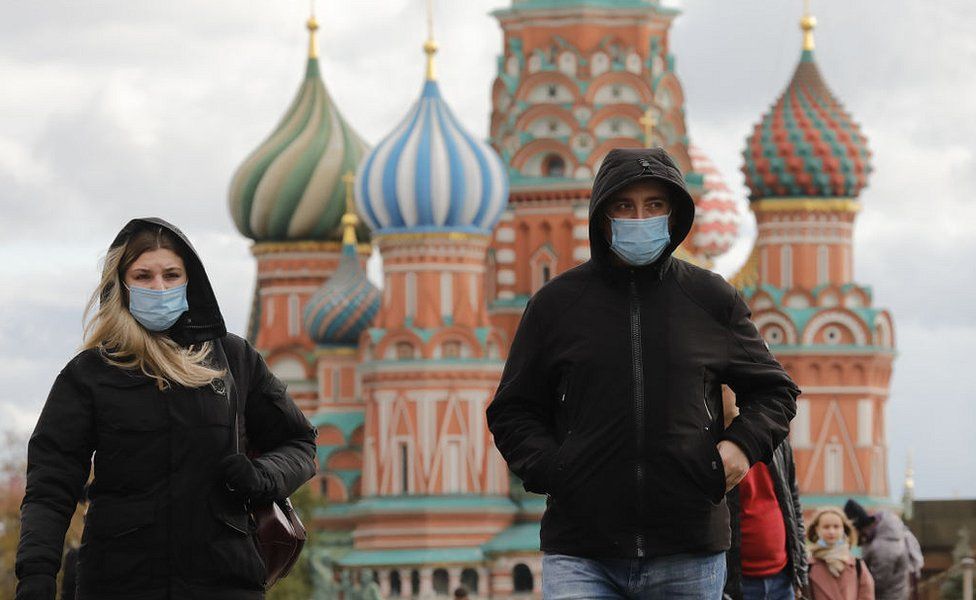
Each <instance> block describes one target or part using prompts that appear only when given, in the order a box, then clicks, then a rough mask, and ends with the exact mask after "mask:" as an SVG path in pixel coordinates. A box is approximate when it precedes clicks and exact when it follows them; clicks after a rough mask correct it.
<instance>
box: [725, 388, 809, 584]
mask: <svg viewBox="0 0 976 600" xmlns="http://www.w3.org/2000/svg"><path fill="white" fill-rule="evenodd" d="M722 400H723V403H722V408H723V411H724V416H725V424H726V426H728V425H729V424H730V423H731V422H732V419H734V418H735V417H736V416H737V415H738V414H739V410H738V408H737V407H736V405H735V399H734V397H733V396H732V394H726V395H725V396H724V397H723V399H722ZM726 501H727V502H728V506H729V516H730V517H731V519H730V521H731V528H732V547H731V548H730V549H729V552H728V554H727V555H726V560H727V565H728V566H727V570H728V577H727V579H726V581H725V597H726V598H729V599H730V600H793V599H794V598H795V597H796V591H797V590H801V589H803V588H804V587H806V585H807V558H806V542H805V532H804V528H803V508H802V507H801V506H800V492H799V489H798V487H797V483H796V466H795V465H794V463H793V450H792V448H790V443H789V441H787V440H783V442H782V443H781V444H780V445H779V446H777V447H776V450H775V451H774V452H773V459H772V460H771V461H770V462H769V464H768V465H767V464H766V463H762V462H757V463H756V464H754V465H753V466H752V468H751V469H749V472H748V473H747V474H746V476H745V478H743V480H742V481H740V482H739V485H737V486H736V487H735V488H733V489H732V490H731V491H730V492H729V493H728V494H727V495H726Z"/></svg>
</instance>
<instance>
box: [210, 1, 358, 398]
mask: <svg viewBox="0 0 976 600" xmlns="http://www.w3.org/2000/svg"><path fill="white" fill-rule="evenodd" d="M308 30H309V48H308V61H307V64H306V68H305V80H304V81H303V82H302V85H301V87H300V88H299V90H298V94H297V95H296V97H295V99H294V100H293V101H292V103H291V106H289V107H288V110H287V111H286V112H285V115H284V117H282V119H281V121H280V122H279V123H278V126H277V127H276V128H275V130H274V131H273V132H272V133H271V135H269V136H268V138H267V139H266V140H265V141H264V142H262V143H261V145H260V146H258V147H257V149H255V150H254V151H253V152H252V153H251V154H250V156H248V157H247V158H246V159H245V160H244V162H243V164H241V166H240V167H238V169H237V172H236V173H235V174H234V177H233V179H232V181H231V184H230V191H229V204H230V212H231V216H232V217H233V219H234V224H235V225H236V226H237V229H238V230H239V231H240V232H241V233H242V234H243V235H244V236H245V237H248V238H250V239H252V240H254V245H253V246H252V247H251V251H252V253H253V254H254V256H255V258H257V263H258V268H257V271H258V273H257V284H256V286H255V292H254V301H253V305H252V308H251V319H250V324H249V327H248V338H249V339H250V340H251V342H252V343H253V344H254V345H255V347H257V348H258V349H259V350H260V351H261V352H262V353H264V354H265V357H266V359H267V361H268V365H269V366H270V367H271V369H272V370H273V371H274V373H275V374H276V375H277V376H278V377H279V378H281V379H282V380H284V381H285V382H287V383H288V385H289V390H290V392H291V394H292V396H293V397H294V398H295V401H296V402H297V403H298V405H299V406H300V407H301V408H302V409H303V410H305V411H306V412H307V413H312V412H314V411H315V410H317V408H318V405H319V403H320V401H321V398H319V395H318V390H317V384H316V381H315V379H316V374H315V369H316V359H315V357H314V355H313V349H314V347H315V344H314V342H313V340H312V339H311V338H310V337H309V335H308V332H307V331H306V328H305V327H304V326H303V315H304V311H305V307H306V305H307V304H308V300H309V297H310V296H311V295H312V294H313V293H314V292H315V291H316V290H317V289H318V288H319V287H320V286H321V285H322V283H323V282H324V281H325V280H326V279H328V278H329V277H330V276H331V275H332V274H333V273H334V272H335V270H336V268H337V267H338V265H339V261H340V258H341V256H342V244H341V239H342V235H343V229H342V223H341V219H342V216H343V213H344V211H345V203H344V197H345V191H344V186H343V182H342V175H343V173H346V172H348V171H355V170H356V167H357V166H358V164H359V161H360V159H361V158H362V156H363V154H364V153H365V151H366V144H365V143H364V142H363V141H362V139H360V137H359V136H358V135H357V134H356V132H355V131H353V130H352V128H351V127H350V126H349V125H348V124H347V123H346V122H345V120H344V119H343V118H342V115H341V114H339V111H338V109H337V108H336V106H335V103H334V102H333V101H332V98H331V97H330V96H329V93H328V91H326V89H325V85H324V84H323V82H322V76H321V73H320V69H319V60H318V46H317V43H316V37H315V36H316V31H317V30H318V21H316V19H315V17H314V16H313V17H311V18H310V19H309V20H308ZM359 234H360V239H365V238H366V237H367V235H368V232H367V230H365V229H364V228H360V230H359ZM369 252H370V247H369V245H368V244H363V245H362V246H360V247H358V248H357V253H358V255H359V257H360V260H361V261H365V259H366V257H367V256H368V255H369Z"/></svg>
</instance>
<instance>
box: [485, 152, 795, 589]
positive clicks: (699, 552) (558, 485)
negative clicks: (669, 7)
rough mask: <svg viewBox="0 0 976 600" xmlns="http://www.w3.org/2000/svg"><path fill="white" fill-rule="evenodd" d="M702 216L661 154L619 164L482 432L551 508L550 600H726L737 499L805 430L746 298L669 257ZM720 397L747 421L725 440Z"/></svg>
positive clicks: (536, 300)
mask: <svg viewBox="0 0 976 600" xmlns="http://www.w3.org/2000/svg"><path fill="white" fill-rule="evenodd" d="M694 211H695V207H694V202H693V200H692V198H691V196H690V195H689V193H688V191H687V189H686V187H685V184H684V178H683V177H682V175H681V172H680V171H679V169H678V168H677V166H676V165H675V163H674V161H673V160H672V159H671V157H670V156H668V154H667V153H666V152H664V151H663V150H661V149H659V148H654V149H639V150H631V149H628V150H623V149H617V150H613V151H611V152H610V153H609V154H608V155H607V157H606V158H605V159H604V161H603V164H602V166H601V168H600V171H599V173H598V174H597V176H596V180H595V181H594V184H593V192H592V196H591V200H590V211H589V213H590V226H589V235H590V251H591V256H592V258H591V259H590V260H589V261H587V262H586V263H584V264H582V265H580V266H578V267H576V268H574V269H571V270H570V271H568V272H566V273H564V274H562V275H560V276H559V277H556V278H555V279H553V280H552V281H550V282H549V283H548V284H547V285H546V286H545V287H543V288H542V289H541V290H540V291H539V292H538V293H537V294H536V295H535V296H534V297H533V298H532V299H531V300H530V301H529V303H528V305H527V306H526V309H525V313H524V314H523V317H522V322H521V323H520V325H519V328H518V331H517V332H516V334H515V339H514V340H513V343H512V348H511V351H510V354H509V357H508V361H507V362H506V365H505V371H504V374H503V375H502V380H501V382H500V384H499V387H498V391H497V393H496V395H495V398H494V400H493V401H492V403H491V405H490V406H489V408H488V424H489V427H490V429H491V431H492V434H493V435H494V439H495V444H496V445H497V447H498V449H499V450H500V451H501V453H502V455H503V456H504V457H505V459H506V461H507V462H508V464H509V467H510V468H511V469H512V471H514V472H515V474H516V475H518V476H519V477H520V478H521V479H522V481H523V483H524V485H525V488H526V489H527V490H529V491H532V492H537V493H542V494H546V495H547V496H548V498H547V503H546V504H547V507H546V512H545V515H544V516H543V519H542V532H541V538H542V543H541V547H542V550H543V552H544V553H545V556H544V559H543V596H544V597H545V598H547V599H552V600H557V599H569V598H589V599H592V598H642V599H643V598H673V597H682V598H703V599H704V598H719V597H721V590H722V585H723V583H724V581H725V558H724V552H725V551H726V550H727V549H728V548H729V535H730V534H729V513H728V509H727V507H726V506H725V500H724V497H725V493H726V491H728V490H729V489H731V487H732V486H734V485H735V484H736V483H738V481H739V480H740V479H741V478H742V477H743V476H744V475H745V473H746V472H747V471H748V469H749V466H750V465H751V464H753V463H755V462H757V461H769V460H770V458H771V456H772V453H773V449H774V448H776V446H777V445H779V443H780V441H781V440H782V439H783V438H784V437H785V436H786V434H787V431H788V428H789V422H790V419H792V417H793V415H794V413H795V398H796V396H797V395H798V394H799V390H798V389H797V387H796V385H795V384H794V383H793V382H792V381H791V380H790V378H789V376H788V375H787V374H786V373H785V372H784V371H783V369H782V367H781V366H780V365H779V363H777V362H776V360H775V359H773V357H772V356H771V355H770V353H769V351H768V348H767V347H766V345H765V343H764V342H763V340H762V338H761V337H760V335H759V332H758V331H757V330H756V327H755V326H754V325H753V324H752V322H751V321H750V320H749V315H750V312H749V309H748V307H747V306H746V304H745V303H744V302H743V300H742V299H741V298H740V297H739V295H738V293H737V292H736V290H735V289H734V288H733V287H732V286H730V285H729V284H728V283H726V282H725V280H724V279H722V278H721V277H720V276H718V275H715V274H713V273H711V272H709V271H706V270H704V269H700V268H697V267H695V266H692V265H690V264H688V263H686V262H683V261H681V260H678V259H676V258H674V257H672V256H671V253H672V252H673V251H674V249H675V248H677V247H678V245H679V244H680V243H681V242H682V240H683V239H684V238H685V236H687V234H688V231H689V230H690V229H691V224H692V221H693V219H694ZM722 384H727V385H729V386H730V387H731V388H732V389H733V390H734V391H735V393H736V398H737V402H738V406H739V409H740V415H739V416H738V417H737V418H736V419H735V420H734V421H733V422H732V424H731V425H730V426H729V427H728V428H727V429H723V427H722V425H723V416H722V397H721V386H722Z"/></svg>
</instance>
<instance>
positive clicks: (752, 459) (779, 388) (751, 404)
mask: <svg viewBox="0 0 976 600" xmlns="http://www.w3.org/2000/svg"><path fill="white" fill-rule="evenodd" d="M732 302H733V304H732V311H731V319H730V322H729V350H728V352H729V354H728V362H727V363H726V366H725V371H724V373H723V377H724V380H723V382H722V383H725V384H727V385H728V386H729V387H730V388H732V391H733V392H735V399H736V405H737V406H738V408H739V416H738V417H736V418H735V419H734V420H733V421H732V423H731V424H730V425H729V427H728V428H726V429H725V431H724V433H723V434H722V437H721V439H723V440H728V441H731V442H735V444H736V445H737V446H738V447H739V448H741V449H742V451H743V452H744V453H745V455H746V457H747V458H748V459H749V464H754V463H756V462H759V461H762V462H769V460H770V459H771V458H772V456H773V450H775V449H776V447H777V446H778V445H779V444H780V442H782V441H783V439H784V438H786V434H787V433H788V432H789V429H790V420H791V419H792V418H793V416H794V415H795V414H796V397H797V396H799V395H800V389H799V388H798V387H797V386H796V384H795V383H793V380H792V379H790V376H789V375H787V374H786V371H784V370H783V367H782V366H780V364H779V363H778V362H776V359H775V358H773V356H772V354H770V352H769V348H768V347H767V346H766V343H765V342H764V341H763V339H762V337H761V336H760V335H759V330H758V329H756V326H755V325H754V324H753V323H752V321H751V320H750V319H749V317H750V316H751V312H750V311H749V307H748V306H746V303H745V302H744V301H743V300H742V298H741V297H740V296H739V293H738V292H735V296H734V298H733V301H732Z"/></svg>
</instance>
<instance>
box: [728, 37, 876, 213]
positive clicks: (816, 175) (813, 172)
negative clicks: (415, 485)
mask: <svg viewBox="0 0 976 600" xmlns="http://www.w3.org/2000/svg"><path fill="white" fill-rule="evenodd" d="M742 154H743V157H744V158H745V164H744V165H743V167H742V172H743V173H744V174H745V176H746V185H747V186H748V187H749V191H750V195H749V197H750V199H751V200H759V199H761V198H769V197H804V196H813V197H820V198H823V197H842V198H853V197H856V196H857V195H858V194H859V193H860V192H861V190H862V189H863V188H864V187H865V186H866V185H867V183H868V174H869V173H870V172H871V165H870V159H871V152H870V151H869V150H868V141H867V138H866V137H864V135H863V134H861V130H860V128H859V127H858V125H857V123H855V122H854V120H853V119H852V118H851V116H850V115H849V114H847V113H846V112H845V111H844V107H843V106H842V105H841V103H840V102H838V101H837V99H836V98H835V97H834V96H833V94H831V93H830V90H829V89H828V88H827V84H826V83H824V80H823V77H822V76H821V75H820V69H818V68H817V63H816V62H815V61H814V59H813V51H812V50H804V51H803V54H802V56H801V58H800V64H799V65H798V66H797V67H796V72H795V73H793V79H792V80H791V81H790V84H789V85H788V86H787V87H786V91H784V92H783V94H782V95H781V96H780V97H779V99H778V100H777V101H776V103H775V104H774V105H773V107H772V109H771V110H770V111H769V112H768V113H766V114H765V115H764V116H763V118H762V121H760V122H759V123H758V124H757V125H756V127H755V129H754V130H753V132H752V134H751V135H750V136H749V137H748V139H747V140H746V148H745V150H744V151H743V152H742Z"/></svg>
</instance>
